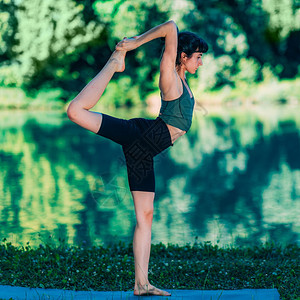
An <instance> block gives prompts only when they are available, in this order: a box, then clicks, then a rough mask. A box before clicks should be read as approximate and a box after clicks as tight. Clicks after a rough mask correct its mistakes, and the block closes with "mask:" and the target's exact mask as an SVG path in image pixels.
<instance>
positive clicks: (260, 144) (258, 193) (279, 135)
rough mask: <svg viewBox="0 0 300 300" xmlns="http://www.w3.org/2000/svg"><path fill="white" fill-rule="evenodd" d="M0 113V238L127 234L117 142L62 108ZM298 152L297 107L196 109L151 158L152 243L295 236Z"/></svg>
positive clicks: (35, 240) (80, 239)
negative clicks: (186, 126)
mask: <svg viewBox="0 0 300 300" xmlns="http://www.w3.org/2000/svg"><path fill="white" fill-rule="evenodd" d="M113 115H114V116H116V117H118V116H120V117H121V114H116V113H115V114H113ZM0 117H1V118H0V124H1V129H2V130H1V134H0V140H1V143H0V166H1V172H0V238H1V239H3V238H7V240H9V241H10V242H12V243H13V244H16V245H18V244H22V245H24V244H25V243H26V242H28V241H30V243H31V244H32V245H38V244H39V243H41V242H51V241H54V242H55V241H57V239H62V240H65V241H67V242H68V243H70V244H81V243H87V244H89V245H92V244H108V243H110V242H112V241H116V240H123V241H125V242H129V241H131V240H132V237H133V231H134V226H135V214H134V207H133V202H132V198H131V194H130V192H129V189H128V182H127V174H126V167H125V164H124V157H123V153H122V151H121V146H119V145H117V144H115V143H113V142H111V141H109V140H107V139H105V138H103V137H99V136H97V135H95V134H93V133H90V132H88V131H86V130H84V129H81V128H80V127H78V126H77V125H75V124H73V123H71V122H70V121H69V120H68V119H67V118H66V115H65V114H59V113H41V112H39V113H25V112H2V113H1V115H0ZM122 117H123V116H122ZM132 117H138V116H137V115H136V114H135V115H134V116H128V117H127V118H128V119H129V118H132ZM299 149H300V120H299V118H298V119H297V109H295V108H294V109H292V110H291V109H278V108H272V109H271V108H268V109H257V110H256V111H254V110H253V109H252V110H248V111H245V110H241V109H240V110H235V111H228V110H226V109H223V110H222V111H220V112H218V111H209V112H208V114H207V115H206V116H203V115H202V114H201V113H199V112H196V113H195V116H194V120H193V125H192V128H191V130H190V131H189V133H188V134H187V135H185V136H183V137H181V138H180V139H179V140H177V141H176V142H175V143H174V147H172V148H169V149H167V150H165V151H164V152H163V153H161V154H159V155H158V156H157V157H155V170H156V196H155V205H154V207H155V213H154V222H153V230H152V232H153V234H152V242H153V243H158V242H163V243H165V244H167V243H178V244H183V243H186V242H190V243H193V242H194V241H195V239H196V238H197V240H198V241H199V242H201V241H212V242H213V243H219V244H220V245H229V244H233V245H242V244H252V243H256V242H259V241H266V240H274V241H278V242H281V243H289V242H299V236H300V222H299V217H298V216H299V211H300V158H299ZM50 235H51V236H52V239H50V238H49V236H50Z"/></svg>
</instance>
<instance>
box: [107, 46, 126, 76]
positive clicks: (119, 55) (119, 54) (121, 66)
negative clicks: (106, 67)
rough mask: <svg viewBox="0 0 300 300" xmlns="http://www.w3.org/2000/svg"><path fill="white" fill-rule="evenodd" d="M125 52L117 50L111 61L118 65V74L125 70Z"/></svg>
mask: <svg viewBox="0 0 300 300" xmlns="http://www.w3.org/2000/svg"><path fill="white" fill-rule="evenodd" d="M125 56H126V51H125V50H115V51H114V52H113V54H112V55H111V57H110V60H111V61H114V62H115V63H116V72H123V71H124V70H125Z"/></svg>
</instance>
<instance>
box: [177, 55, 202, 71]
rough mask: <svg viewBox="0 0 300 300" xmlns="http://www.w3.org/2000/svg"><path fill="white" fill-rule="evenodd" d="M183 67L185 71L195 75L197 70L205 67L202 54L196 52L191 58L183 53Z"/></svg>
mask: <svg viewBox="0 0 300 300" xmlns="http://www.w3.org/2000/svg"><path fill="white" fill-rule="evenodd" d="M181 61H182V66H183V67H184V68H185V71H188V72H189V73H191V74H195V73H196V71H197V69H198V68H199V67H200V66H202V65H203V62H202V52H194V53H193V54H192V56H191V57H190V58H188V57H187V55H186V54H185V53H182V60H181Z"/></svg>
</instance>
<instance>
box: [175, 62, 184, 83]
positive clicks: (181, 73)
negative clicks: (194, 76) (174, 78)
mask: <svg viewBox="0 0 300 300" xmlns="http://www.w3.org/2000/svg"><path fill="white" fill-rule="evenodd" d="M176 71H177V74H178V76H179V77H180V78H181V79H182V80H184V79H185V68H184V67H183V66H182V65H180V66H176Z"/></svg>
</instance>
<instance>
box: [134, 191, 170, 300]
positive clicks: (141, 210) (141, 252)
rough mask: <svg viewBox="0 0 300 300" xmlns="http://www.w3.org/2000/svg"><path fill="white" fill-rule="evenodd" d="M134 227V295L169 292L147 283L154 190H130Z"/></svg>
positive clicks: (165, 293) (168, 294)
mask: <svg viewBox="0 0 300 300" xmlns="http://www.w3.org/2000/svg"><path fill="white" fill-rule="evenodd" d="M131 194H132V197H133V201H134V208H135V215H136V221H137V223H136V227H135V231H134V238H133V253H134V264H135V285H134V295H162V296H170V295H171V294H170V293H168V292H166V291H162V290H160V289H158V288H156V287H154V286H153V285H151V284H150V283H149V280H148V266H149V258H150V248H151V226H152V219H153V201H154V196H155V193H154V192H142V191H131Z"/></svg>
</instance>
